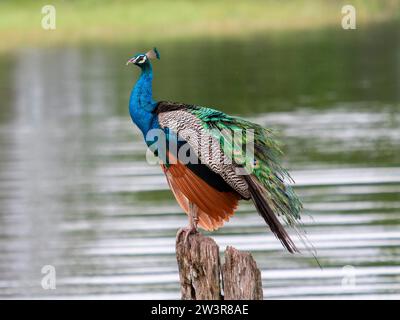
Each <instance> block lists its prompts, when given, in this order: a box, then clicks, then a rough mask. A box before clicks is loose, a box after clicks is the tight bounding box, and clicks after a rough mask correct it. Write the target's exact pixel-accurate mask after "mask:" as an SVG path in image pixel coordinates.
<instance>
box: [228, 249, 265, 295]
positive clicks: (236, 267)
mask: <svg viewBox="0 0 400 320" xmlns="http://www.w3.org/2000/svg"><path fill="white" fill-rule="evenodd" d="M222 281H223V283H224V293H225V300H262V299H263V291H262V282H261V272H260V270H259V269H258V268H257V264H256V261H255V260H254V259H253V257H252V255H251V254H250V253H248V252H241V251H239V250H237V249H235V248H233V247H227V248H226V250H225V263H224V265H223V266H222Z"/></svg>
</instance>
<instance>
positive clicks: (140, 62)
mask: <svg viewBox="0 0 400 320" xmlns="http://www.w3.org/2000/svg"><path fill="white" fill-rule="evenodd" d="M146 60H147V57H146V56H139V57H138V58H137V61H136V62H137V63H139V64H142V63H145V62H146Z"/></svg>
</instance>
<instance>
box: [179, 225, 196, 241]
mask: <svg viewBox="0 0 400 320" xmlns="http://www.w3.org/2000/svg"><path fill="white" fill-rule="evenodd" d="M198 232H199V231H198V230H197V228H196V227H195V226H188V227H185V228H180V229H179V230H178V233H177V234H176V242H179V239H180V237H181V235H182V234H184V235H185V238H184V240H183V244H184V245H185V246H186V245H187V244H188V240H189V236H190V235H191V234H196V233H198Z"/></svg>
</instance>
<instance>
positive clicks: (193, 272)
mask: <svg viewBox="0 0 400 320" xmlns="http://www.w3.org/2000/svg"><path fill="white" fill-rule="evenodd" d="M185 236H186V232H182V233H181V234H180V236H179V238H178V237H177V239H176V258H177V262H178V268H179V278H180V284H181V294H182V299H183V300H221V299H225V300H262V298H263V292H262V284H261V273H260V270H259V269H258V268H257V264H256V262H255V261H254V259H253V257H252V256H251V254H250V253H247V252H241V251H238V250H236V249H235V248H233V247H228V248H227V249H226V251H225V263H224V265H223V266H222V267H221V263H220V258H219V247H218V245H217V244H216V243H215V241H214V240H213V239H211V238H209V237H205V236H203V235H202V234H200V233H196V234H192V235H190V236H189V237H188V238H187V242H185ZM222 288H224V293H225V297H224V296H223V295H222Z"/></svg>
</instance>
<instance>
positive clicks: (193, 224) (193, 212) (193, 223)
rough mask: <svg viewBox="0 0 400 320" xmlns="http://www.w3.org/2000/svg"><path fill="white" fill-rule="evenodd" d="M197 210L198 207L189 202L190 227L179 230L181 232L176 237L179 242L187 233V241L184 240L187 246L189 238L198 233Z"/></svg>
mask: <svg viewBox="0 0 400 320" xmlns="http://www.w3.org/2000/svg"><path fill="white" fill-rule="evenodd" d="M197 210H198V209H197V206H196V205H195V204H194V203H193V202H189V214H188V218H189V225H188V226H187V227H185V228H181V229H179V231H178V233H177V235H176V239H177V241H178V240H179V237H180V236H181V234H182V233H186V234H185V240H184V243H185V244H186V243H187V241H188V238H189V236H190V235H191V234H192V233H197V223H198V222H199V218H198V214H197V213H198V211H197Z"/></svg>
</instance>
